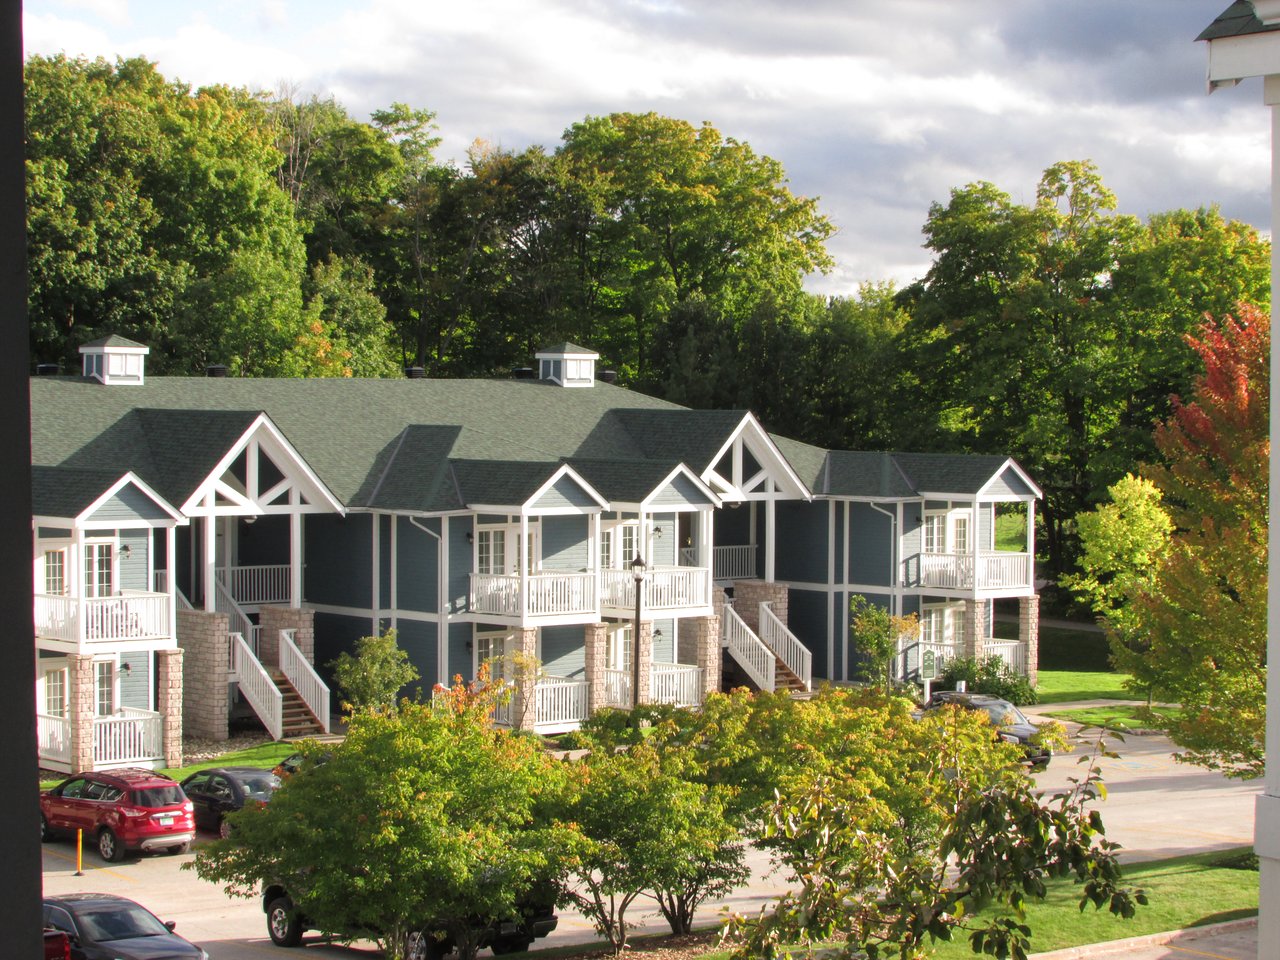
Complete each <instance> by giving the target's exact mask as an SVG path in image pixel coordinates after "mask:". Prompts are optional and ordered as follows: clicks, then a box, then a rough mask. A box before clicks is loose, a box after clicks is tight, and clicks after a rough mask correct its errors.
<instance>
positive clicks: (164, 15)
mask: <svg viewBox="0 0 1280 960" xmlns="http://www.w3.org/2000/svg"><path fill="white" fill-rule="evenodd" d="M1227 5H1228V0H1124V2H1120V0H1069V2H1066V0H1018V2H1009V0H450V2H439V0H196V2H190V3H187V2H177V0H26V3H25V35H26V48H27V52H28V53H42V54H50V53H58V52H65V53H67V54H69V55H73V56H87V57H98V56H103V57H107V58H108V59H114V58H115V57H117V56H125V57H127V56H138V55H141V56H145V57H147V58H149V59H151V60H153V61H155V62H156V63H157V64H158V65H159V69H160V70H161V72H163V73H164V74H165V75H166V76H168V77H170V78H176V79H181V80H183V81H186V82H188V83H191V84H193V85H200V84H207V83H228V84H232V85H239V86H247V87H251V88H261V89H279V88H280V87H281V85H282V84H288V85H291V86H292V87H294V88H296V89H298V90H301V91H303V92H304V93H308V94H310V93H315V94H318V95H320V96H322V97H325V96H330V95H332V96H334V97H336V98H337V99H338V101H339V102H341V103H342V104H344V105H345V106H346V107H347V109H348V110H349V111H350V112H351V113H352V114H353V115H354V116H357V117H359V118H361V119H365V118H367V117H368V114H369V112H370V111H371V110H374V109H377V108H379V107H383V106H386V105H387V104H390V103H391V102H393V101H403V102H407V103H409V104H411V105H413V106H416V107H425V108H427V109H430V110H433V111H435V113H436V114H437V117H438V123H439V126H440V133H441V135H442V136H443V138H444V142H443V146H442V148H441V153H442V155H443V156H445V157H449V158H453V159H455V160H458V161H462V160H463V158H464V156H465V151H466V148H467V145H468V144H470V143H471V142H472V141H473V140H475V139H477V138H482V139H485V140H488V141H491V142H493V143H497V144H500V145H502V146H504V147H508V148H512V149H522V148H524V147H526V146H529V145H530V144H541V145H543V146H545V147H547V148H548V149H554V147H555V146H556V144H557V143H558V141H559V138H560V135H561V133H562V132H563V131H564V129H565V128H566V127H568V126H569V125H570V124H572V123H574V122H575V121H577V120H580V119H582V118H583V117H585V116H587V115H600V114H607V113H610V112H614V111H624V110H625V111H648V110H654V111H657V112H659V113H663V114H666V115H669V116H675V117H681V118H683V119H686V120H689V121H691V122H693V123H700V122H702V121H704V120H706V121H710V122H711V123H712V124H713V125H714V126H716V127H717V128H718V129H719V130H720V131H721V132H722V133H724V134H725V135H727V136H731V137H734V138H736V139H739V140H745V141H746V142H748V143H750V144H751V145H752V147H754V148H755V149H756V150H757V151H758V152H760V153H765V154H768V155H770V156H772V157H774V158H775V159H777V160H779V161H780V162H781V163H782V164H783V166H784V167H785V169H786V171H787V174H788V176H789V178H790V181H791V188H792V189H793V190H794V191H795V192H797V193H800V194H803V195H806V196H818V197H820V198H821V199H820V204H821V209H822V210H823V212H824V213H826V214H827V215H828V216H829V217H830V218H831V219H832V220H833V221H834V222H835V224H836V225H837V227H838V230H839V232H838V234H837V235H836V237H835V238H834V239H833V240H832V241H831V244H830V249H831V252H832V254H833V255H834V257H835V259H836V261H837V266H836V269H835V270H834V271H833V272H832V273H831V274H830V275H829V276H827V277H823V278H815V279H814V281H813V282H812V283H811V284H810V288H811V289H813V290H815V291H818V292H825V293H851V292H853V291H854V290H855V289H856V286H857V284H858V283H859V282H860V281H865V280H884V279H892V280H895V281H897V282H898V283H900V284H901V283H907V282H910V281H911V280H912V279H914V278H916V277H919V276H921V275H923V273H924V272H925V271H926V270H927V269H928V264H929V256H928V251H927V250H924V249H923V248H922V247H921V239H922V238H921V233H920V227H921V225H922V224H923V223H924V220H925V217H926V216H927V214H928V210H929V205H930V204H931V203H933V202H935V201H942V202H944V203H945V201H946V199H947V196H948V194H949V192H950V190H951V189H952V188H954V187H958V186H962V185H964V184H967V183H971V182H974V181H976V180H989V181H991V182H993V183H995V184H997V185H998V186H1000V187H1001V188H1002V189H1004V190H1006V191H1007V192H1009V193H1010V194H1012V195H1013V196H1014V198H1015V199H1017V200H1020V201H1029V200H1031V198H1033V197H1034V191H1035V185H1036V182H1037V180H1038V179H1039V176H1040V173H1041V171H1043V170H1044V168H1045V167H1047V166H1048V165H1049V164H1051V163H1054V162H1055V161H1058V160H1067V159H1081V158H1089V159H1092V160H1093V161H1094V162H1095V163H1097V164H1098V167H1099V168H1100V170H1101V173H1102V176H1103V179H1104V181H1105V182H1106V183H1107V184H1108V185H1109V186H1110V187H1111V188H1112V190H1114V191H1115V193H1116V194H1117V196H1118V198H1119V202H1120V207H1121V209H1122V210H1123V211H1125V212H1128V213H1134V214H1137V215H1139V216H1145V215H1147V214H1149V213H1153V212H1156V211H1160V210H1168V209H1172V208H1175V207H1197V206H1201V205H1207V204H1214V203H1216V204H1218V205H1219V206H1220V207H1221V208H1222V211H1223V213H1224V214H1225V215H1227V216H1228V217H1234V218H1238V219H1241V220H1246V221H1248V222H1250V223H1253V224H1254V225H1256V226H1257V227H1259V228H1260V229H1262V230H1270V215H1269V199H1268V187H1269V183H1270V174H1269V163H1270V159H1269V158H1270V154H1269V142H1268V140H1269V138H1268V127H1267V124H1268V118H1267V111H1266V109H1265V108H1264V107H1263V106H1262V93H1261V86H1260V85H1258V84H1257V83H1256V82H1255V84H1254V85H1250V84H1247V83H1246V84H1243V85H1241V86H1240V87H1237V88H1235V89H1231V90H1223V91H1219V92H1217V93H1215V94H1214V95H1213V96H1212V97H1208V96H1206V95H1205V81H1204V74H1205V64H1206V60H1207V54H1206V51H1205V45H1204V44H1202V43H1196V42H1194V40H1195V37H1196V35H1197V34H1198V33H1199V32H1200V30H1201V29H1203V28H1204V27H1205V26H1206V25H1207V24H1208V23H1209V22H1210V21H1212V20H1213V18H1214V17H1215V16H1216V15H1217V14H1218V13H1220V12H1221V11H1222V10H1223V9H1224V8H1225V7H1226V6H1227Z"/></svg>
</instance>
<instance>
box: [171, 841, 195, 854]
mask: <svg viewBox="0 0 1280 960" xmlns="http://www.w3.org/2000/svg"><path fill="white" fill-rule="evenodd" d="M190 849H191V841H190V840H188V841H187V842H186V843H180V844H178V845H177V846H176V847H170V848H169V852H170V853H172V854H175V855H177V856H182V854H184V853H186V852H187V851H188V850H190Z"/></svg>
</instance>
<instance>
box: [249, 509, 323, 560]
mask: <svg viewBox="0 0 1280 960" xmlns="http://www.w3.org/2000/svg"><path fill="white" fill-rule="evenodd" d="M304 522H305V521H304ZM236 537H237V539H238V544H237V550H238V551H239V556H240V563H241V564H242V565H243V566H246V567H254V566H258V565H259V564H277V563H288V562H289V518H288V517H285V516H279V515H275V516H266V517H259V518H258V519H257V520H255V521H254V522H253V523H241V524H240V525H239V530H238V531H237V532H236ZM307 546H308V547H310V544H307ZM307 559H308V560H310V556H308V558H307Z"/></svg>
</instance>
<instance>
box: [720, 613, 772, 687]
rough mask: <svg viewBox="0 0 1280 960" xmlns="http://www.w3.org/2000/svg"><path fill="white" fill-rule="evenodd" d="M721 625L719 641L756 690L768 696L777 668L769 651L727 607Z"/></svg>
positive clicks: (736, 614) (753, 632)
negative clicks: (757, 688)
mask: <svg viewBox="0 0 1280 960" xmlns="http://www.w3.org/2000/svg"><path fill="white" fill-rule="evenodd" d="M721 623H722V627H721V637H722V642H723V644H724V646H725V648H726V649H728V651H729V653H730V655H732V657H733V659H734V660H736V661H737V663H738V665H739V666H741V667H742V669H743V670H744V671H746V674H747V676H748V677H750V678H751V680H752V682H753V683H754V684H755V685H756V686H757V687H759V688H760V689H761V690H764V691H765V692H766V693H772V692H773V691H774V689H775V688H776V686H777V679H776V677H775V672H776V670H777V667H778V662H777V658H776V657H775V656H774V655H773V651H772V650H770V649H769V648H768V647H766V646H765V645H764V644H763V643H761V642H760V638H759V637H757V636H756V635H755V631H753V630H752V629H751V628H750V627H749V626H747V625H746V623H744V622H743V620H742V618H741V617H740V616H738V612H737V611H736V610H734V609H733V607H731V606H729V605H728V604H726V605H725V607H724V618H723V620H722V621H721Z"/></svg>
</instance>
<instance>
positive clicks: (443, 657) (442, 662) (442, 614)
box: [391, 517, 449, 687]
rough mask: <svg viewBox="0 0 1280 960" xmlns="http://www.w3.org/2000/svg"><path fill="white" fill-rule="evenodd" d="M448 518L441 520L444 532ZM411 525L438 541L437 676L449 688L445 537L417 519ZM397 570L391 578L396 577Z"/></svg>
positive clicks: (392, 572) (392, 573) (412, 518)
mask: <svg viewBox="0 0 1280 960" xmlns="http://www.w3.org/2000/svg"><path fill="white" fill-rule="evenodd" d="M447 522H448V518H447V517H441V518H440V529H441V531H442V532H443V530H444V526H445V524H446V523H447ZM409 523H410V524H411V525H412V526H415V527H417V528H418V529H419V530H421V531H422V532H423V533H425V534H427V535H428V536H429V537H432V538H434V539H435V541H436V608H437V609H436V674H437V676H438V678H439V682H440V684H441V685H442V686H445V687H447V686H449V615H448V613H447V612H446V610H445V594H446V593H447V592H448V589H449V578H448V571H447V570H446V569H445V559H446V558H445V555H444V537H443V536H441V534H439V533H436V532H435V531H434V530H432V529H431V528H430V527H424V526H423V525H422V524H421V523H419V522H418V518H417V517H409ZM396 572H397V571H395V570H393V571H391V577H392V579H393V580H394V579H395V577H396Z"/></svg>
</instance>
